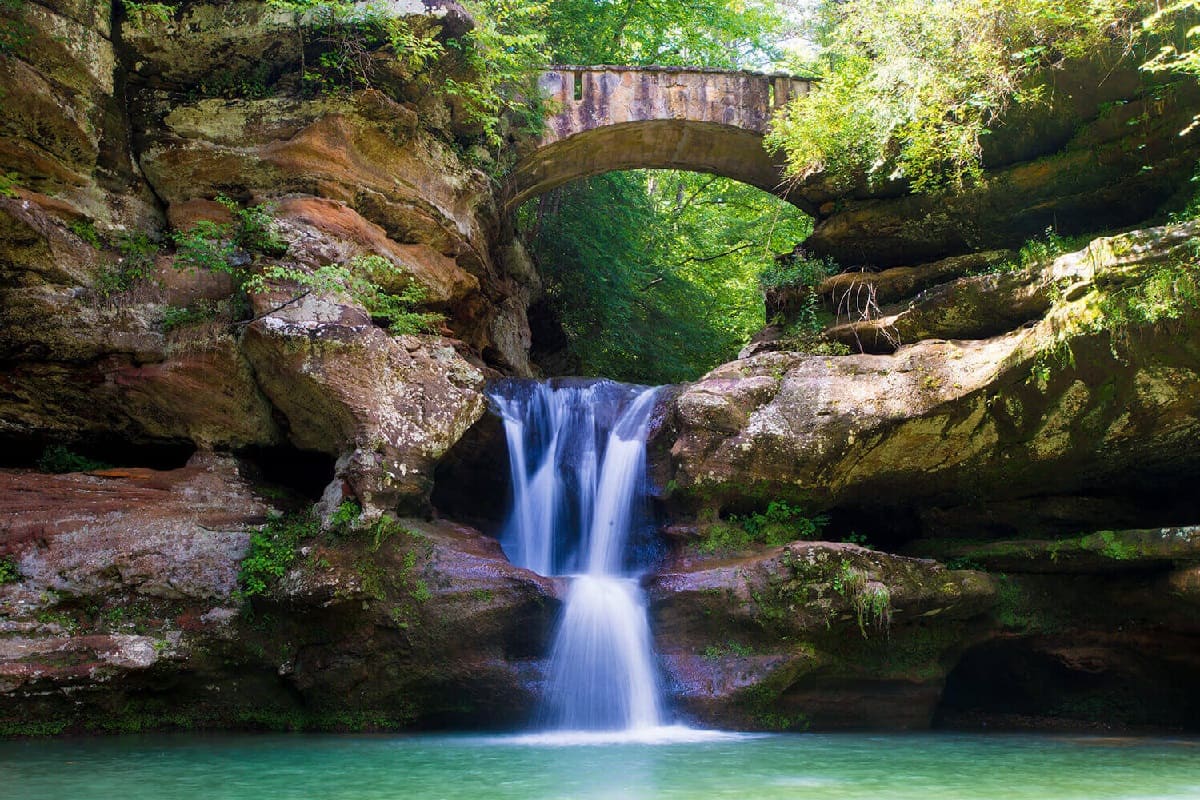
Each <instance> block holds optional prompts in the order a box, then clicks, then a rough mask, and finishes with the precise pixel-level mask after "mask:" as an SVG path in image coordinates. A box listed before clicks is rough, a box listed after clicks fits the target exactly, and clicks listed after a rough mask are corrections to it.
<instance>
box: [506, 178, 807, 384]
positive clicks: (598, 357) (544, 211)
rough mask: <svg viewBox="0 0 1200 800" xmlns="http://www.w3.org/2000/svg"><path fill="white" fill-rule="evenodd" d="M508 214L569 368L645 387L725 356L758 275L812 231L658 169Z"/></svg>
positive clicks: (751, 312) (793, 217)
mask: <svg viewBox="0 0 1200 800" xmlns="http://www.w3.org/2000/svg"><path fill="white" fill-rule="evenodd" d="M519 221H520V226H521V228H522V230H523V231H525V232H526V234H525V235H526V239H527V241H528V243H529V247H530V251H531V253H532V254H533V255H534V257H535V259H536V260H537V262H538V265H539V267H540V272H541V274H542V276H543V278H544V280H545V286H546V293H545V299H544V302H545V304H546V305H547V306H548V307H549V309H550V310H551V312H552V314H553V317H554V318H556V319H557V320H558V321H559V322H560V323H561V325H562V328H563V331H564V333H565V334H566V342H565V343H564V345H565V353H566V355H567V357H568V358H567V360H568V361H569V362H570V367H569V369H570V370H571V371H573V372H578V373H580V374H589V375H605V376H609V377H612V378H615V379H617V380H627V381H633V382H644V383H674V382H679V381H685V380H693V379H695V378H696V377H698V376H699V375H701V374H703V373H704V372H705V371H707V370H708V369H710V368H711V367H712V366H714V365H715V364H718V363H721V362H722V361H728V360H730V359H731V358H733V357H734V356H735V355H736V354H737V351H738V349H739V348H740V347H741V346H742V345H743V344H744V343H745V341H746V339H747V338H748V337H749V336H750V334H751V333H752V332H754V331H756V330H758V329H759V328H761V327H762V325H763V306H762V295H761V291H760V288H759V285H758V276H759V274H760V273H761V272H763V271H764V270H765V269H766V268H767V267H768V266H770V265H771V264H773V263H774V258H775V254H776V253H777V252H778V251H780V250H790V249H791V248H792V246H793V245H794V243H795V242H797V241H799V240H801V239H803V238H804V237H805V236H807V235H808V233H809V232H810V231H811V220H809V219H808V218H807V217H806V216H804V215H803V214H802V213H800V212H799V211H798V210H797V209H795V208H793V207H792V206H790V205H787V204H786V203H784V202H783V201H781V200H778V199H777V198H775V197H773V196H771V195H769V194H767V193H765V192H761V191H759V190H758V189H754V188H752V187H749V186H746V185H744V184H740V183H736V182H734V181H729V180H725V179H722V178H714V177H711V176H706V175H698V174H693V173H681V172H660V171H637V172H621V173H610V174H608V175H604V176H601V177H597V178H591V179H588V180H586V181H579V182H577V183H573V184H569V185H567V186H564V187H561V188H559V189H556V190H555V191H554V192H551V193H550V194H547V195H544V196H543V198H540V199H539V201H537V202H534V203H527V204H525V206H523V207H522V208H521V210H520V220H519ZM535 345H536V343H535ZM535 355H536V354H535Z"/></svg>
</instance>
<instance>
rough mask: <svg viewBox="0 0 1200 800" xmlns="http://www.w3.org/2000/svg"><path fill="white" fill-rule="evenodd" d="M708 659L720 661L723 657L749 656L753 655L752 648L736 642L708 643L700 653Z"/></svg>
mask: <svg viewBox="0 0 1200 800" xmlns="http://www.w3.org/2000/svg"><path fill="white" fill-rule="evenodd" d="M701 655H702V656H703V657H704V658H705V659H706V660H708V661H721V660H722V659H725V658H749V657H750V656H752V655H754V648H753V647H750V646H749V645H745V644H740V643H738V642H733V641H730V642H725V643H724V644H710V645H708V646H707V647H705V648H704V652H703V653H702V654H701Z"/></svg>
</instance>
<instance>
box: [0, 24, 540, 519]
mask: <svg viewBox="0 0 1200 800" xmlns="http://www.w3.org/2000/svg"><path fill="white" fill-rule="evenodd" d="M413 5H414V8H413V9H409V10H407V11H406V10H405V9H404V8H403V7H400V6H397V7H396V8H394V9H392V11H391V12H389V13H400V14H403V13H410V14H412V15H413V16H411V17H409V18H408V19H410V20H412V21H411V22H410V23H406V24H411V25H413V26H424V29H426V30H427V31H428V32H429V35H431V36H435V37H436V36H441V37H443V38H445V37H449V36H454V35H461V34H462V33H463V32H464V31H465V30H467V29H469V27H470V25H471V20H470V18H469V17H468V16H466V15H465V12H463V11H462V9H461V8H459V7H457V6H454V5H437V4H434V6H430V7H429V8H426V6H429V4H424V5H422V4H413ZM431 9H432V10H431ZM20 13H21V14H23V19H22V23H21V24H23V25H27V26H28V27H29V29H30V30H31V31H32V34H31V36H30V38H29V40H28V42H27V43H25V44H24V45H22V46H21V47H20V48H18V49H16V50H15V51H14V52H12V53H10V54H8V55H5V56H3V58H2V59H0V61H2V63H0V67H2V68H3V69H4V70H5V71H6V74H7V75H8V78H9V79H8V80H6V82H5V85H6V96H5V113H4V115H3V120H2V124H3V126H4V127H3V128H2V129H0V169H2V170H3V171H4V172H5V173H6V174H7V175H9V176H10V178H12V179H13V180H14V181H15V184H16V188H15V189H12V190H9V191H8V194H11V195H12V196H11V197H3V198H0V234H2V238H3V245H2V247H3V251H2V257H0V284H2V288H0V324H2V326H3V331H4V333H3V336H0V359H2V360H3V363H4V365H5V367H4V377H3V378H2V379H0V380H3V382H4V386H5V391H4V393H3V399H2V400H0V418H2V419H3V420H4V435H5V436H6V437H8V438H9V439H10V440H13V441H18V442H22V443H27V442H31V443H34V444H36V443H39V442H44V441H47V440H74V439H79V438H81V437H82V438H83V439H85V440H89V439H96V438H107V439H109V440H111V439H113V438H114V437H116V438H119V439H123V440H126V441H131V442H135V443H151V444H156V443H164V442H167V443H173V444H190V445H192V446H194V447H198V448H201V449H209V448H220V449H229V448H233V449H241V448H247V447H278V446H284V445H286V446H289V447H294V448H297V449H300V450H315V451H320V452H322V453H325V454H327V455H328V456H330V457H331V458H333V459H335V460H336V461H337V463H338V467H337V478H338V482H335V483H337V485H333V486H331V489H330V491H331V492H332V493H333V494H337V493H338V492H342V493H343V494H345V495H347V496H354V497H357V498H358V499H359V501H360V502H362V503H364V504H365V506H366V507H367V509H368V511H369V512H370V513H371V514H375V515H377V514H379V513H382V512H383V511H385V510H392V509H396V508H398V507H404V508H407V509H409V510H421V509H424V508H425V507H426V506H427V503H428V495H429V491H430V487H431V472H432V467H433V464H434V462H435V461H436V459H437V458H438V457H439V456H440V455H441V454H442V452H444V450H445V449H446V447H448V446H449V444H450V443H452V442H453V441H454V440H455V439H456V438H457V437H458V435H460V434H461V432H462V430H463V429H465V428H466V427H467V426H469V425H470V424H471V423H473V422H474V421H475V420H476V419H478V417H479V415H480V414H481V413H482V410H483V400H482V395H481V394H480V393H479V389H480V388H481V387H482V383H483V380H484V376H485V374H488V372H489V370H491V369H494V368H495V367H500V368H502V369H505V370H507V371H511V372H515V373H517V374H525V373H527V372H528V370H529V364H528V360H527V356H526V350H527V348H528V345H529V341H528V340H529V334H528V325H527V323H526V322H525V316H524V315H525V307H526V305H527V304H528V298H529V296H530V293H531V292H533V291H535V290H536V287H537V277H536V274H535V273H534V271H533V269H532V267H531V265H530V264H529V263H528V259H527V258H526V257H525V256H524V253H523V251H522V250H521V248H520V246H519V245H518V244H511V243H510V244H508V245H503V246H498V247H496V248H495V252H492V251H493V245H492V235H493V229H494V228H495V226H496V218H495V210H494V202H493V199H492V196H491V191H492V190H491V186H490V185H489V182H488V180H487V178H486V176H485V175H484V174H483V173H482V172H480V171H479V170H478V169H474V168H471V167H468V166H466V165H464V163H463V162H462V160H461V159H460V158H459V157H458V156H457V155H455V153H454V152H453V151H452V149H451V147H450V142H451V141H453V140H454V137H456V136H468V135H470V134H471V126H472V125H473V124H474V123H472V122H470V121H469V120H467V119H466V118H465V117H464V114H463V112H461V110H457V109H456V108H455V107H454V106H453V105H452V104H449V103H448V101H447V99H446V97H445V96H444V95H442V94H440V93H439V92H438V91H437V87H436V86H431V85H430V83H429V79H428V77H423V76H421V75H417V74H412V73H409V72H404V71H403V70H400V69H399V67H398V66H395V67H393V68H391V70H392V71H391V72H388V71H386V70H385V69H383V68H382V67H381V70H383V72H382V73H381V74H379V75H378V76H376V82H377V83H378V84H379V85H380V86H381V87H383V88H382V89H375V88H360V89H357V90H354V91H340V92H333V93H318V94H316V95H315V96H314V97H312V98H311V99H299V98H300V97H302V95H301V94H300V93H298V92H296V91H295V89H296V83H297V81H299V79H300V72H301V69H302V67H303V60H302V58H301V52H300V50H301V47H300V44H299V41H300V40H298V39H297V28H296V24H297V22H296V20H294V19H292V15H291V13H290V12H285V11H281V10H278V9H274V8H272V7H270V6H266V5H263V4H259V3H235V4H216V5H213V4H198V5H189V6H188V7H187V8H184V9H179V10H177V11H175V12H173V15H167V18H166V19H162V18H160V17H159V16H158V15H156V14H154V13H150V12H145V13H142V12H135V11H130V12H127V13H126V12H114V11H113V10H112V9H111V8H110V7H109V5H108V4H107V3H106V4H103V5H101V6H96V7H94V8H89V10H87V11H86V12H81V11H79V9H76V8H75V7H74V6H70V5H68V6H63V7H61V8H60V7H57V6H54V5H53V4H52V5H50V6H38V5H28V6H24V7H23V8H22V9H21V11H20ZM68 34H69V35H68ZM310 44H311V43H310ZM214 63H219V64H220V65H221V66H220V67H219V68H217V69H214V68H213V64H214ZM228 98H235V99H228ZM251 98H255V99H251ZM221 196H224V197H227V198H230V199H231V200H233V201H234V202H236V203H238V204H240V205H242V206H248V205H261V206H262V207H263V208H265V209H267V210H268V213H269V214H270V215H271V218H272V223H271V224H272V226H273V227H274V235H276V236H277V237H279V238H280V240H281V241H282V243H283V245H284V246H285V247H286V253H283V254H282V255H280V254H279V252H272V253H269V254H255V253H249V254H248V255H246V254H243V255H241V256H239V257H240V258H242V259H243V261H245V260H246V259H248V258H253V259H256V260H257V261H258V262H259V263H261V264H263V265H268V264H270V265H274V267H275V268H277V269H280V270H283V271H285V272H288V273H290V274H306V273H312V272H313V271H316V270H319V269H321V268H323V267H326V266H329V265H345V264H350V263H356V262H355V259H361V258H363V257H376V258H380V259H383V260H384V263H387V264H389V265H390V269H391V270H392V271H391V272H390V273H389V274H387V275H379V276H374V275H373V276H370V277H372V278H373V279H375V280H377V281H378V282H379V284H380V286H381V288H382V289H383V290H385V291H389V292H394V293H399V292H403V291H407V290H410V289H414V288H415V290H416V291H417V294H416V296H417V297H419V298H420V303H422V307H423V309H425V310H427V311H428V312H435V313H440V314H441V315H442V317H443V318H444V320H445V322H444V324H443V325H442V327H441V331H440V335H423V336H422V337H420V338H413V339H408V340H404V341H401V340H397V339H395V338H393V337H389V336H387V335H386V334H385V333H384V332H383V331H382V330H380V329H379V328H378V327H375V326H374V325H373V324H372V320H371V317H370V316H369V315H368V314H367V313H366V312H365V310H364V309H363V307H362V304H361V302H360V301H358V300H354V299H351V298H350V297H348V296H323V297H321V298H320V299H318V297H317V296H316V295H315V294H314V295H312V296H311V297H305V302H304V303H303V304H299V305H291V304H288V305H286V306H285V309H283V310H280V311H278V312H275V311H273V306H275V305H278V304H287V302H288V300H289V298H295V297H296V296H297V295H299V294H304V293H303V292H302V291H301V290H300V289H289V287H288V286H287V285H286V282H285V284H284V285H283V286H280V287H278V289H279V291H278V293H277V294H272V295H269V296H268V295H259V296H258V300H259V301H260V302H258V305H257V307H256V308H255V311H256V313H258V314H259V315H261V316H262V317H263V318H262V319H258V320H252V321H251V322H250V324H239V325H231V324H230V323H231V322H232V321H234V320H235V319H236V318H238V317H239V316H242V315H241V314H240V313H239V312H238V309H235V308H233V307H232V305H233V303H234V301H235V300H236V297H237V293H236V292H235V291H234V290H235V286H234V285H233V284H232V283H231V281H230V279H229V276H228V275H225V274H220V273H214V272H210V271H208V270H206V269H197V268H196V267H195V265H194V264H192V265H188V266H187V267H185V268H181V267H183V266H184V265H183V264H182V262H180V261H179V256H178V255H177V254H175V253H174V252H173V251H174V250H175V247H174V242H173V241H172V237H173V236H178V235H181V234H184V235H186V234H187V232H188V231H190V230H193V227H194V226H195V225H196V224H197V223H206V224H210V225H211V224H216V225H225V226H229V225H231V224H234V222H233V221H232V220H231V215H230V209H229V207H228V201H227V205H226V206H222V205H221V204H219V203H217V202H215V200H214V198H219V197H221ZM234 266H235V267H236V266H237V265H236V264H235V265H234ZM281 314H282V316H280V315H281ZM189 315H191V316H189ZM285 351H286V355H285ZM484 359H486V360H487V361H488V362H489V364H490V366H488V367H485V365H484ZM322 373H323V376H322ZM335 384H336V386H335ZM302 386H311V387H315V388H314V389H313V391H311V392H307V393H306V392H305V391H304V390H303V389H301V387H302ZM318 395H319V396H318ZM389 405H390V406H391V407H392V409H393V410H392V411H391V412H382V415H381V412H380V409H382V408H383V407H385V406H389ZM22 446H25V445H22ZM30 446H32V445H30ZM341 486H344V487H345V488H344V491H343V489H340V488H339V487H341Z"/></svg>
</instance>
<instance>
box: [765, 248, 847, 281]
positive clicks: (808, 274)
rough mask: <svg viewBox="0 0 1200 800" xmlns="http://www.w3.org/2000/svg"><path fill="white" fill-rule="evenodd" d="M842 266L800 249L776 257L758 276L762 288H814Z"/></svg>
mask: <svg viewBox="0 0 1200 800" xmlns="http://www.w3.org/2000/svg"><path fill="white" fill-rule="evenodd" d="M841 271H842V268H841V267H839V266H838V263H837V262H836V261H834V260H833V259H832V258H829V257H826V258H817V257H816V256H814V255H812V254H811V253H808V252H807V251H800V252H797V253H793V254H788V255H786V256H783V257H781V258H777V259H775V260H774V261H772V262H771V265H770V266H769V267H767V268H766V269H764V270H763V271H762V272H761V273H760V274H759V276H758V281H759V283H761V284H762V286H763V288H764V289H781V288H788V289H791V288H816V287H817V286H820V285H821V281H823V280H825V279H826V278H828V277H829V276H830V275H836V274H837V273H839V272H841Z"/></svg>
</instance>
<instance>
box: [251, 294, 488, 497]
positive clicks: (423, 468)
mask: <svg viewBox="0 0 1200 800" xmlns="http://www.w3.org/2000/svg"><path fill="white" fill-rule="evenodd" d="M275 302H276V299H272V297H270V296H260V298H259V303H260V305H261V306H262V307H263V310H264V311H265V310H268V309H269V308H270V306H271V304H274V303H275ZM242 351H243V352H244V353H245V354H246V356H247V358H248V359H249V360H250V363H251V365H252V366H253V368H254V371H255V376H256V378H257V380H258V383H259V385H260V386H261V387H262V391H263V392H264V393H265V394H266V396H267V397H268V398H269V399H270V401H271V402H272V404H273V405H274V406H275V407H276V408H278V409H279V411H280V413H282V414H283V416H284V417H285V418H286V420H287V428H288V436H289V439H290V440H291V442H292V443H293V444H295V445H296V446H297V447H300V448H302V449H306V450H318V451H321V452H324V453H328V454H330V455H332V456H334V457H336V458H337V459H338V464H337V479H336V480H337V481H345V482H346V483H348V484H349V485H350V487H351V488H352V492H353V494H354V496H355V497H357V498H358V500H359V501H360V502H361V503H362V505H363V508H364V509H366V510H367V511H368V512H369V514H371V515H372V516H377V515H379V514H380V513H382V512H383V511H390V510H394V509H396V508H397V507H399V506H401V505H403V507H405V508H407V509H413V510H423V509H424V508H425V505H426V503H427V502H428V497H429V493H430V492H431V491H432V488H433V467H434V465H435V464H436V463H437V460H438V459H439V458H440V457H441V456H442V454H443V453H445V452H446V451H447V450H448V449H449V448H450V446H451V445H453V444H454V443H455V442H456V441H457V440H458V439H459V437H461V436H462V435H463V433H464V432H466V430H467V429H468V428H469V427H471V425H472V424H473V423H474V422H475V421H476V420H477V419H479V417H480V416H481V415H482V414H483V411H484V407H485V405H486V401H485V398H484V396H483V391H482V390H483V385H484V373H483V372H482V371H481V370H480V369H479V368H478V367H477V366H475V365H473V364H472V363H471V362H470V361H469V360H467V359H466V358H464V357H463V356H462V355H461V354H460V353H459V352H458V351H457V350H456V349H455V343H454V342H453V341H452V340H448V339H443V338H440V337H437V336H401V337H393V336H390V335H388V334H387V333H386V332H385V331H383V330H381V329H380V328H377V327H375V326H374V325H372V324H371V320H370V318H369V317H368V316H367V315H366V313H365V312H364V311H363V310H362V309H361V308H358V307H356V306H353V305H343V304H340V303H338V302H336V301H335V300H333V299H329V298H323V297H317V296H315V295H309V296H306V297H303V298H302V299H301V300H300V301H299V302H296V303H292V304H290V305H288V306H286V307H284V308H282V309H279V310H277V311H274V312H272V313H270V314H269V315H267V316H264V317H263V318H261V319H258V320H257V321H255V322H254V323H253V324H252V325H250V326H248V328H247V330H246V334H245V337H244V339H243V341H242Z"/></svg>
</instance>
